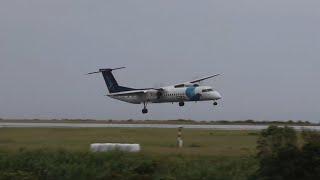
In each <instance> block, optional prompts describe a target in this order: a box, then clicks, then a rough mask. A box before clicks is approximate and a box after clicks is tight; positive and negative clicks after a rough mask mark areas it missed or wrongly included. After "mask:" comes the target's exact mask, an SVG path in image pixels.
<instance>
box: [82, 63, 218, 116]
mask: <svg viewBox="0 0 320 180" xmlns="http://www.w3.org/2000/svg"><path fill="white" fill-rule="evenodd" d="M124 68H125V67H120V68H114V69H110V68H108V69H99V71H97V72H91V73H88V75H90V74H96V73H102V76H103V78H104V80H105V83H106V85H107V88H108V90H109V94H107V96H108V97H110V98H113V99H117V100H120V101H124V102H127V103H132V104H143V109H142V113H143V114H147V113H148V109H147V105H148V104H149V103H175V102H177V103H179V106H180V107H182V106H184V105H185V102H190V101H191V102H192V101H193V102H197V101H213V105H214V106H217V105H218V102H217V101H218V100H219V99H221V98H222V96H221V95H220V93H219V92H218V91H216V90H214V89H213V88H212V87H210V86H200V85H199V83H200V82H201V81H204V80H207V79H210V78H213V77H216V76H219V75H220V74H215V75H211V76H207V77H203V78H200V79H196V80H193V81H189V82H184V83H179V84H176V85H172V86H165V87H161V88H145V89H135V88H130V87H124V86H120V85H119V84H118V82H117V81H116V79H115V78H114V76H113V73H112V71H115V70H119V69H124Z"/></svg>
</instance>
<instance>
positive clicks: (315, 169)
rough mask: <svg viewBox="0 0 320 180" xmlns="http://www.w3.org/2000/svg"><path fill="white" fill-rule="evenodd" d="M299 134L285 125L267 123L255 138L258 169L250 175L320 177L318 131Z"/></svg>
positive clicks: (277, 177)
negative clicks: (300, 142) (299, 142)
mask: <svg viewBox="0 0 320 180" xmlns="http://www.w3.org/2000/svg"><path fill="white" fill-rule="evenodd" d="M301 135H302V138H303V143H302V144H300V145H299V144H298V134H297V133H296V132H295V131H294V130H293V129H292V128H288V127H284V128H279V127H276V126H270V127H269V128H268V129H267V130H264V131H262V133H261V135H260V137H259V140H258V146H257V149H258V157H257V159H258V160H259V169H258V171H257V172H256V174H255V176H253V177H254V178H253V179H263V180H269V179H270V180H273V179H279V180H281V179H291V180H294V179H299V180H300V179H304V180H306V179H310V180H313V179H320V134H319V133H316V132H311V131H304V132H302V134H301Z"/></svg>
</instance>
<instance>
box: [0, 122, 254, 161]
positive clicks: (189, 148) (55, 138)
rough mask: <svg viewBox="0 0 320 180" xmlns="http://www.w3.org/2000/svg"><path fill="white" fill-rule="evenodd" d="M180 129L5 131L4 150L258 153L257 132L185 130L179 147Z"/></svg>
mask: <svg viewBox="0 0 320 180" xmlns="http://www.w3.org/2000/svg"><path fill="white" fill-rule="evenodd" d="M176 136H177V130H176V129H148V128H135V129H133V128H81V129H80V128H79V129H72V128H66V129H55V128H2V129H0V150H1V151H10V152H16V151H18V150H19V149H21V148H24V149H27V150H34V149H53V150H56V149H65V150H68V151H76V152H86V151H89V146H90V144H91V143H139V144H141V146H142V150H143V153H145V154H151V155H188V156H217V157H220V156H224V157H226V156H227V157H228V156H229V157H235V156H238V157H240V156H249V155H254V154H255V147H256V140H257V133H254V132H253V131H215V130H196V129H184V130H183V139H184V148H182V149H178V148H176Z"/></svg>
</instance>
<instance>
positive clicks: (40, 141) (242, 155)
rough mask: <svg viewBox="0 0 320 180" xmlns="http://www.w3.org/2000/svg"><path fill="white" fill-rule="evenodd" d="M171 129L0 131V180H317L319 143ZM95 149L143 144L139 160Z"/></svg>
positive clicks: (298, 137)
mask: <svg viewBox="0 0 320 180" xmlns="http://www.w3.org/2000/svg"><path fill="white" fill-rule="evenodd" d="M175 137H176V130H173V129H118V128H110V129H109V128H106V129H0V180H1V179H25V180H29V179H115V180H117V179H137V180H144V179H146V180H148V179H159V180H160V179H163V180H165V179H170V180H171V179H181V180H188V179H194V180H198V179H279V180H281V179H319V177H320V176H319V173H320V158H319V157H320V146H319V142H320V135H319V134H318V133H315V132H307V131H306V132H303V133H298V134H297V133H296V132H295V131H294V130H293V129H291V128H287V127H285V128H278V127H276V126H271V127H269V128H268V129H267V130H264V131H262V132H261V133H259V132H253V131H251V132H247V131H212V130H184V140H185V142H186V144H185V148H183V149H177V148H176V147H175ZM93 142H129V143H130V142H135V143H141V144H142V147H143V152H141V153H133V154H130V153H122V152H109V153H90V152H88V147H89V144H90V143H93Z"/></svg>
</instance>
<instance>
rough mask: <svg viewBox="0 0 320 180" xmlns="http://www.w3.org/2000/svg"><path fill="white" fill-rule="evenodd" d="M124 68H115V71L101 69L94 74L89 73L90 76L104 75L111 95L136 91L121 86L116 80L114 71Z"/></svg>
mask: <svg viewBox="0 0 320 180" xmlns="http://www.w3.org/2000/svg"><path fill="white" fill-rule="evenodd" d="M123 68H125V67H121V68H115V69H99V71H98V72H92V73H88V74H95V73H102V75H103V78H104V81H105V82H106V85H107V87H108V90H109V92H110V93H117V92H123V91H132V90H135V89H133V88H129V87H123V86H119V84H118V82H117V80H116V79H115V78H114V76H113V74H112V71H113V70H118V69H123Z"/></svg>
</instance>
